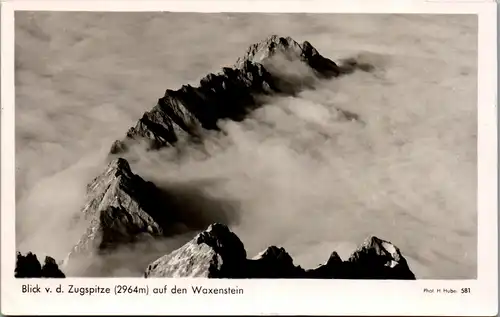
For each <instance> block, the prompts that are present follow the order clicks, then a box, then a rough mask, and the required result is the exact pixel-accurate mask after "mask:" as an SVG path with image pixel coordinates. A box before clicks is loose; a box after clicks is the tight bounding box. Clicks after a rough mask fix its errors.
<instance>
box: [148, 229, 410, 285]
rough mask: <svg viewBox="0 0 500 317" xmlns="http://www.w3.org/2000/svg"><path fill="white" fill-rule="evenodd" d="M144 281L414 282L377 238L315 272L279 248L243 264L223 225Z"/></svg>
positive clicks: (161, 262)
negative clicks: (193, 278)
mask: <svg viewBox="0 0 500 317" xmlns="http://www.w3.org/2000/svg"><path fill="white" fill-rule="evenodd" d="M144 276H145V277H147V278H154V277H207V278H309V279H313V278H316V279H317V278H321V279H330V278H334V279H404V280H414V279H415V275H414V274H413V272H412V271H411V270H410V268H409V266H408V264H407V262H406V259H405V258H404V257H403V255H402V254H401V252H400V251H399V249H398V248H397V247H396V246H394V245H393V244H391V243H390V242H388V241H384V240H381V239H379V238H377V237H370V238H368V239H367V240H366V241H365V242H364V243H363V244H362V245H361V246H360V248H359V249H358V250H356V251H354V252H353V254H352V255H351V257H350V258H349V259H348V260H347V261H343V260H342V259H341V258H340V257H339V255H338V254H337V253H336V252H333V253H332V254H331V256H330V258H329V259H328V261H327V262H326V263H325V264H323V265H320V266H318V267H317V268H315V269H310V270H305V269H303V268H301V267H300V266H295V265H294V263H293V259H292V257H291V256H290V255H289V254H288V253H287V252H286V251H285V249H283V248H279V247H276V246H271V247H268V248H267V249H266V250H264V251H263V252H262V253H260V254H259V255H257V256H256V257H254V258H253V259H247V257H246V251H245V248H244V246H243V243H242V242H241V241H240V240H239V238H238V237H237V236H236V235H235V234H234V233H233V232H231V231H230V230H229V228H228V227H226V226H225V225H222V224H213V225H210V226H209V228H208V229H207V230H206V231H204V232H202V233H200V234H199V235H197V236H196V237H195V238H193V239H192V240H191V241H189V242H188V243H186V244H185V245H184V246H182V247H181V248H179V249H177V250H175V251H173V252H172V253H170V254H167V255H165V256H163V257H161V258H159V259H158V260H156V261H154V262H153V263H151V264H150V265H149V266H148V268H147V269H146V271H145V273H144Z"/></svg>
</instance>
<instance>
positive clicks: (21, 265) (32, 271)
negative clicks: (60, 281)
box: [14, 252, 66, 278]
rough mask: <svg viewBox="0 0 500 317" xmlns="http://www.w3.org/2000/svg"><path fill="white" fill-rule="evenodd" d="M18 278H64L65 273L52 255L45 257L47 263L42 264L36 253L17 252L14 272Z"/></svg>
mask: <svg viewBox="0 0 500 317" xmlns="http://www.w3.org/2000/svg"><path fill="white" fill-rule="evenodd" d="M14 276H15V277H16V278H40V277H46V278H64V277H66V276H65V275H64V273H63V272H62V271H61V270H59V266H58V265H57V263H56V261H55V260H54V259H53V258H51V257H50V256H47V257H45V263H44V265H43V266H42V265H41V264H40V262H39V261H38V258H37V257H36V255H35V254H33V253H31V252H28V254H26V255H22V254H21V253H17V261H16V269H15V272H14Z"/></svg>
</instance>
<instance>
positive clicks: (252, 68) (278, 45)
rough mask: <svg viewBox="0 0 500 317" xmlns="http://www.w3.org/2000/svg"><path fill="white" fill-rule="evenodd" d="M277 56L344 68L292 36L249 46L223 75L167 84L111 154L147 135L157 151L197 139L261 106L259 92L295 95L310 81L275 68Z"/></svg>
mask: <svg viewBox="0 0 500 317" xmlns="http://www.w3.org/2000/svg"><path fill="white" fill-rule="evenodd" d="M277 56H280V57H283V58H284V59H286V60H289V61H296V62H299V63H302V64H303V65H304V66H306V67H307V68H308V69H311V71H312V72H314V74H315V75H316V76H318V77H323V78H324V77H334V76H338V75H340V74H341V73H342V70H341V68H339V66H337V65H336V64H335V63H334V62H333V61H331V60H329V59H327V58H325V57H323V56H321V55H320V54H319V53H318V51H317V50H316V49H315V48H314V47H313V46H312V45H311V44H310V43H309V42H304V43H303V44H298V43H297V42H295V41H294V40H293V39H291V38H290V37H287V38H283V37H279V36H277V35H273V36H271V37H269V38H267V39H266V40H264V41H262V42H260V43H258V44H254V45H252V46H250V47H249V49H248V50H247V52H246V54H245V55H244V56H243V57H242V58H239V59H238V60H237V62H236V64H235V66H234V68H229V67H225V68H223V69H222V72H221V73H219V74H209V75H207V76H205V77H204V78H203V79H201V81H200V84H199V86H198V87H192V86H189V85H185V86H182V87H181V88H180V89H178V90H175V91H174V90H170V89H168V90H167V91H166V92H165V95H164V96H163V97H162V98H160V99H159V100H158V103H157V104H156V106H154V107H153V109H152V110H150V111H148V112H146V113H144V115H143V116H142V118H141V119H139V121H138V122H137V124H136V125H135V126H134V127H132V128H130V129H129V130H128V132H127V134H126V138H125V139H124V140H121V141H120V140H118V141H115V142H114V143H113V145H112V146H111V149H110V153H111V154H119V153H123V152H125V151H126V150H127V148H128V146H129V145H130V144H131V143H133V142H134V141H138V140H146V142H147V147H148V149H151V150H155V149H159V148H162V147H166V146H172V145H173V144H175V143H177V142H178V141H179V140H183V139H197V138H199V136H200V131H201V130H202V129H208V130H214V129H217V121H218V120H219V119H231V120H235V121H239V120H242V119H244V118H245V116H246V114H247V113H248V112H249V111H251V110H252V109H255V108H256V107H258V106H260V103H261V102H260V101H259V96H262V95H270V94H294V93H295V92H297V91H298V90H301V89H302V88H304V87H305V86H308V84H307V80H304V78H292V77H294V76H292V77H290V76H288V75H287V74H285V73H284V72H281V71H280V69H279V67H278V68H276V67H274V68H273V65H272V63H271V62H270V61H271V59H273V58H275V57H277ZM268 68H269V69H268ZM281 68H283V67H281ZM285 68H286V67H285ZM270 70H272V71H271V72H270ZM295 77H296V76H295ZM300 77H304V76H303V75H301V76H300Z"/></svg>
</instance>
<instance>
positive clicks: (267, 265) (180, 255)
mask: <svg viewBox="0 0 500 317" xmlns="http://www.w3.org/2000/svg"><path fill="white" fill-rule="evenodd" d="M275 58H277V59H280V60H281V61H283V60H285V61H287V62H298V63H300V64H301V65H302V66H304V65H305V66H306V67H307V68H308V69H309V70H310V74H311V77H310V78H309V77H307V76H306V77H307V78H297V77H296V74H292V75H290V74H289V73H287V72H286V71H283V68H282V67H281V68H280V67H275V66H274V65H275V64H274V62H273V59H275ZM356 68H359V69H362V70H364V71H370V70H371V69H370V67H369V65H359V64H357V62H356V61H353V60H347V61H344V62H343V64H342V65H337V64H336V63H334V62H333V61H331V60H329V59H327V58H324V57H323V56H321V55H320V54H319V53H318V51H317V50H316V49H315V48H314V47H312V45H311V44H310V43H309V42H304V43H302V44H298V43H297V42H295V41H294V40H293V39H291V38H289V37H288V38H283V37H278V36H271V37H269V38H267V39H266V40H265V41H263V42H261V43H258V44H255V45H252V46H251V47H250V48H249V49H248V50H247V52H246V53H245V55H244V56H243V57H242V58H240V59H238V60H237V62H236V64H235V65H234V67H233V68H223V70H222V72H221V73H219V74H209V75H207V76H205V77H204V78H203V79H202V80H201V81H200V85H199V86H198V87H192V86H189V85H186V86H182V87H181V88H180V89H179V90H176V91H174V90H170V89H168V90H167V91H166V93H165V95H164V97H162V98H160V99H159V100H158V103H157V104H156V105H155V106H154V107H153V109H152V110H150V111H148V112H146V113H144V115H143V117H142V118H141V119H139V121H138V122H137V124H136V125H135V126H134V127H132V128H130V129H129V131H128V132H127V134H126V137H125V138H124V139H123V140H118V141H115V142H114V144H113V145H112V147H111V150H110V153H111V154H112V155H115V156H117V155H120V154H125V153H126V152H127V149H128V148H129V146H131V145H132V144H133V143H134V142H141V141H144V140H146V141H147V144H148V148H149V149H150V150H154V149H160V148H162V147H168V146H176V145H177V144H178V142H179V141H181V140H185V141H197V140H198V139H199V138H200V137H201V135H202V132H203V130H204V129H208V130H213V129H217V121H218V120H219V119H223V118H226V119H232V120H242V119H244V117H245V115H246V114H247V113H248V112H249V111H251V110H252V109H255V108H256V107H258V106H260V105H261V103H262V102H263V100H265V96H269V95H276V94H281V95H293V94H295V93H297V92H298V91H300V90H301V89H304V88H306V87H307V88H311V86H310V85H311V84H313V83H314V80H317V79H318V78H331V77H336V76H340V75H342V74H346V73H349V72H351V71H353V70H355V69H356ZM344 115H345V118H347V119H349V120H357V116H356V115H355V114H351V113H349V112H345V113H344ZM183 211H185V210H183V208H179V206H178V205H176V204H175V203H172V194H169V193H168V192H165V191H164V190H162V189H160V188H159V187H157V186H156V185H155V184H153V183H151V182H148V181H146V180H144V179H142V178H141V177H140V176H138V175H136V174H134V173H133V172H132V170H131V168H130V166H129V163H128V162H127V160H125V159H124V158H121V157H118V158H114V159H112V160H111V161H110V162H109V164H108V166H107V167H106V169H105V170H104V172H103V173H102V174H101V175H99V176H98V177H96V178H95V179H94V180H93V181H92V182H91V183H90V184H89V185H88V186H87V203H86V204H85V206H84V208H83V210H82V216H83V218H84V219H85V220H86V222H87V224H88V226H87V230H86V231H85V232H84V233H83V235H82V237H81V239H80V240H79V241H78V242H77V243H76V245H75V247H74V248H73V249H72V250H71V252H70V253H69V254H68V257H67V258H66V260H65V261H64V263H65V264H68V263H71V261H76V262H78V261H79V256H83V257H84V258H91V257H92V256H98V257H99V256H101V255H103V254H105V253H106V252H109V251H112V250H113V249H114V248H115V247H117V246H120V245H127V244H133V243H137V242H139V241H147V240H148V239H156V238H160V237H164V236H169V235H174V234H177V233H182V232H183V231H184V232H185V230H186V229H189V230H191V231H193V230H195V231H199V230H203V229H205V228H206V226H208V225H209V224H206V223H196V224H191V225H190V224H189V221H191V220H190V219H189V218H190V217H189V216H186V215H183V214H185V213H184V212H183ZM80 259H81V258H80ZM22 263H23V262H22V261H21V262H20V261H18V265H21V264H22ZM51 263H52V262H51ZM54 263H55V261H54ZM56 266H57V265H56ZM213 267H215V268H217V267H218V269H214V268H213ZM214 270H215V271H214ZM146 276H147V277H153V276H206V277H247V278H250V277H270V278H271V277H290V278H292V277H293V278H301V277H307V278H314V277H316V278H410V279H411V278H414V275H413V273H411V271H410V270H409V268H408V266H407V263H406V260H405V259H404V258H403V257H402V255H401V253H400V252H399V250H398V249H397V248H395V247H394V248H393V246H392V245H391V244H390V243H388V242H386V241H383V240H380V239H378V238H375V237H373V238H371V239H369V240H367V242H366V243H365V245H364V246H363V247H361V249H360V250H358V251H356V252H355V253H353V255H352V256H351V258H350V259H349V260H347V261H342V260H341V259H340V257H338V255H337V254H336V253H335V252H334V253H333V254H332V256H331V257H330V259H329V261H328V262H327V263H326V264H325V265H322V266H320V267H318V268H316V269H312V270H304V269H302V268H300V267H296V266H294V265H293V260H292V259H291V257H290V256H289V255H288V254H287V253H286V252H285V251H284V250H283V249H282V248H277V247H269V248H268V249H267V250H266V251H265V252H263V253H262V254H261V255H260V256H259V257H258V258H256V259H251V260H248V259H246V251H245V249H244V246H243V244H242V243H241V241H239V239H238V238H237V237H236V236H235V235H234V234H233V233H231V232H230V231H229V229H227V227H225V226H223V225H220V224H216V225H212V226H210V227H209V230H206V231H204V232H202V233H201V234H199V235H198V236H197V237H196V238H195V239H194V240H192V241H191V242H188V243H187V244H186V245H184V246H182V247H181V248H180V249H178V250H176V251H174V252H172V253H170V254H169V255H166V256H164V257H161V258H160V259H158V260H157V261H155V262H154V263H152V264H151V265H150V266H149V268H148V270H147V271H146Z"/></svg>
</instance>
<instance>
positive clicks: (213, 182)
mask: <svg viewBox="0 0 500 317" xmlns="http://www.w3.org/2000/svg"><path fill="white" fill-rule="evenodd" d="M15 19H16V20H15V21H16V29H15V31H16V51H15V54H16V55H15V56H16V73H15V76H16V204H17V206H16V231H17V236H16V240H17V249H18V250H21V251H24V252H26V251H28V250H29V251H34V252H36V253H37V254H50V255H51V256H53V257H55V258H56V259H58V260H59V259H63V258H64V257H65V256H66V255H67V253H68V252H69V250H70V249H71V248H72V246H73V245H74V244H76V243H77V241H78V239H79V238H80V237H81V235H82V234H83V232H84V227H83V225H84V224H82V223H79V222H78V221H75V219H77V216H78V214H79V212H80V210H81V208H82V206H83V204H84V202H85V188H86V185H87V183H89V182H90V181H91V180H92V179H93V178H94V177H96V176H97V175H98V174H99V173H101V172H102V171H103V169H104V167H105V165H106V156H107V154H108V151H109V148H110V146H111V143H112V142H113V141H114V140H116V139H121V138H122V137H123V136H124V135H125V133H126V131H127V129H128V128H129V127H130V126H132V125H134V124H135V122H136V121H137V119H138V118H139V117H140V116H141V115H142V113H143V112H144V111H146V110H149V109H150V108H151V107H152V106H154V104H155V103H156V100H157V99H158V98H159V97H161V95H163V92H164V91H165V90H166V89H167V88H171V89H177V88H178V87H180V86H181V85H182V84H196V82H197V81H198V80H199V79H200V78H201V77H203V76H204V75H206V74H207V73H209V72H217V71H218V70H220V68H221V67H223V66H230V65H232V64H234V62H235V61H236V59H237V58H238V57H239V56H242V55H243V53H244V52H245V50H246V48H247V47H248V46H249V45H250V44H253V43H255V42H258V41H261V40H262V39H264V38H265V37H267V36H268V35H270V34H279V35H282V36H291V37H292V38H293V39H295V40H296V41H298V42H302V41H304V40H307V41H309V42H310V43H311V44H312V45H313V46H315V47H316V48H317V49H318V51H319V52H320V54H322V55H323V56H325V57H328V58H330V59H332V60H334V61H338V60H341V59H344V58H354V59H355V60H357V61H358V62H360V63H365V64H366V65H371V66H372V67H373V71H369V72H367V71H355V72H353V73H351V74H348V75H345V76H343V77H340V78H338V79H333V80H327V81H325V80H317V79H316V80H314V81H313V82H314V88H313V89H305V90H303V91H302V92H300V93H299V94H297V95H296V96H293V97H272V98H268V99H266V100H265V102H264V106H263V107H261V108H260V109H257V110H255V111H254V112H252V113H251V114H250V115H249V116H248V118H247V119H246V120H244V121H242V122H231V121H220V122H219V127H220V130H221V131H218V132H214V131H211V132H207V133H206V135H205V136H204V142H203V144H201V145H197V146H189V147H182V148H181V149H180V151H178V150H176V151H174V150H172V149H165V150H161V151H158V152H148V153H145V152H144V151H143V149H142V148H141V147H140V146H137V147H135V148H133V149H132V151H131V152H130V153H128V154H127V156H125V158H127V159H128V160H129V161H130V163H131V167H132V171H133V172H134V173H136V174H138V175H140V176H141V177H143V178H144V179H146V180H150V181H153V182H154V183H155V184H156V185H157V186H159V187H160V188H162V189H163V190H165V191H166V192H170V193H171V195H172V196H175V197H177V200H178V204H179V206H182V207H183V208H182V209H183V210H186V213H187V215H186V218H190V219H194V220H196V221H194V224H195V225H197V226H198V227H200V226H203V225H205V224H207V223H209V222H211V221H220V222H226V223H227V224H228V225H229V226H230V228H231V229H232V230H233V231H234V232H235V233H236V234H237V235H238V236H239V237H240V239H241V240H242V241H243V243H244V244H245V248H246V250H247V253H248V255H249V256H250V257H251V256H253V255H255V254H257V253H258V252H259V251H261V250H263V249H265V248H266V247H267V246H269V245H278V246H282V247H284V248H285V249H286V250H287V251H288V252H289V253H290V254H291V255H292V256H293V258H294V260H295V264H298V265H301V266H303V267H314V266H316V265H317V264H319V263H322V262H325V261H326V260H327V259H328V256H329V255H330V253H331V252H332V251H333V250H337V251H338V252H339V254H340V256H341V257H343V258H346V257H347V256H348V255H349V253H350V252H351V251H352V250H353V249H354V248H355V246H356V245H358V244H359V243H361V242H362V241H363V240H364V239H365V238H366V237H368V236H370V235H377V236H379V237H381V238H383V239H385V240H389V241H391V242H393V243H394V244H395V245H397V246H398V247H399V248H400V249H401V251H402V252H403V255H404V256H405V257H406V258H407V259H408V261H409V264H410V267H411V268H412V270H413V271H414V272H415V274H416V275H417V277H418V278H438V279H442V278H475V277H476V274H477V273H476V266H477V264H476V262H477V259H476V256H477V250H476V249H477V247H476V242H477V210H476V188H477V187H476V186H477V172H476V170H477V163H476V157H477V154H476V146H477V145H476V138H477V92H476V91H477V84H476V82H477V66H476V64H477V44H476V43H477V20H476V17H475V16H464V15H461V16H444V15H343V14H342V15H341V14H331V15H327V14H321V15H320V14H294V15H292V14H188V13H98V12H87V13H71V12H37V13H33V12H16V16H15ZM97 30H98V32H97ZM200 30H206V32H200ZM222 35H223V36H222ZM277 68H280V69H281V68H282V65H278V66H277ZM289 69H292V70H293V72H294V75H300V76H301V77H304V76H306V77H308V78H310V77H311V74H310V73H309V72H308V70H307V69H303V68H300V67H294V68H289ZM345 112H348V113H351V114H353V115H355V116H354V117H346V116H345V115H344V113H345ZM195 233H196V232H194V231H193V232H191V233H188V234H185V235H182V236H176V237H172V238H170V239H167V240H166V241H165V240H162V241H159V242H157V243H154V246H151V245H150V246H148V248H149V249H148V250H149V251H147V252H146V251H144V252H143V254H144V256H143V258H142V261H143V262H144V263H145V264H146V265H147V263H148V261H149V260H154V259H155V257H157V256H158V254H159V255H161V254H164V252H168V251H169V250H172V249H175V248H176V247H179V246H180V245H182V243H184V242H185V241H186V240H187V239H189V238H190V237H191V236H192V235H194V234H195ZM137 248H141V247H140V246H139V247H137ZM145 249H146V248H145ZM145 249H141V250H145ZM151 250H152V251H151ZM122 251H123V250H122ZM125 251H126V252H121V251H120V252H117V253H116V254H115V257H114V258H113V259H107V260H106V261H108V260H109V262H108V263H107V265H106V266H107V267H108V268H107V269H106V270H109V267H110V266H111V267H112V265H111V263H119V262H120V261H124V257H125V256H126V255H127V254H129V256H130V253H131V252H132V251H130V252H128V251H127V250H125ZM133 253H134V254H135V255H134V258H137V257H138V256H137V249H136V250H135V251H133ZM153 255H154V256H153ZM149 258H151V259H149ZM137 267H138V270H139V271H140V270H141V269H140V267H143V264H142V262H141V263H140V265H138V266H137ZM143 269H145V266H144V267H143ZM143 269H142V270H143ZM111 270H112V269H111ZM112 271H113V272H114V273H113V274H120V273H119V271H120V268H119V265H118V264H117V268H116V269H115V270H112ZM106 272H108V271H106ZM101 274H104V273H102V272H101ZM139 274H140V273H139Z"/></svg>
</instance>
